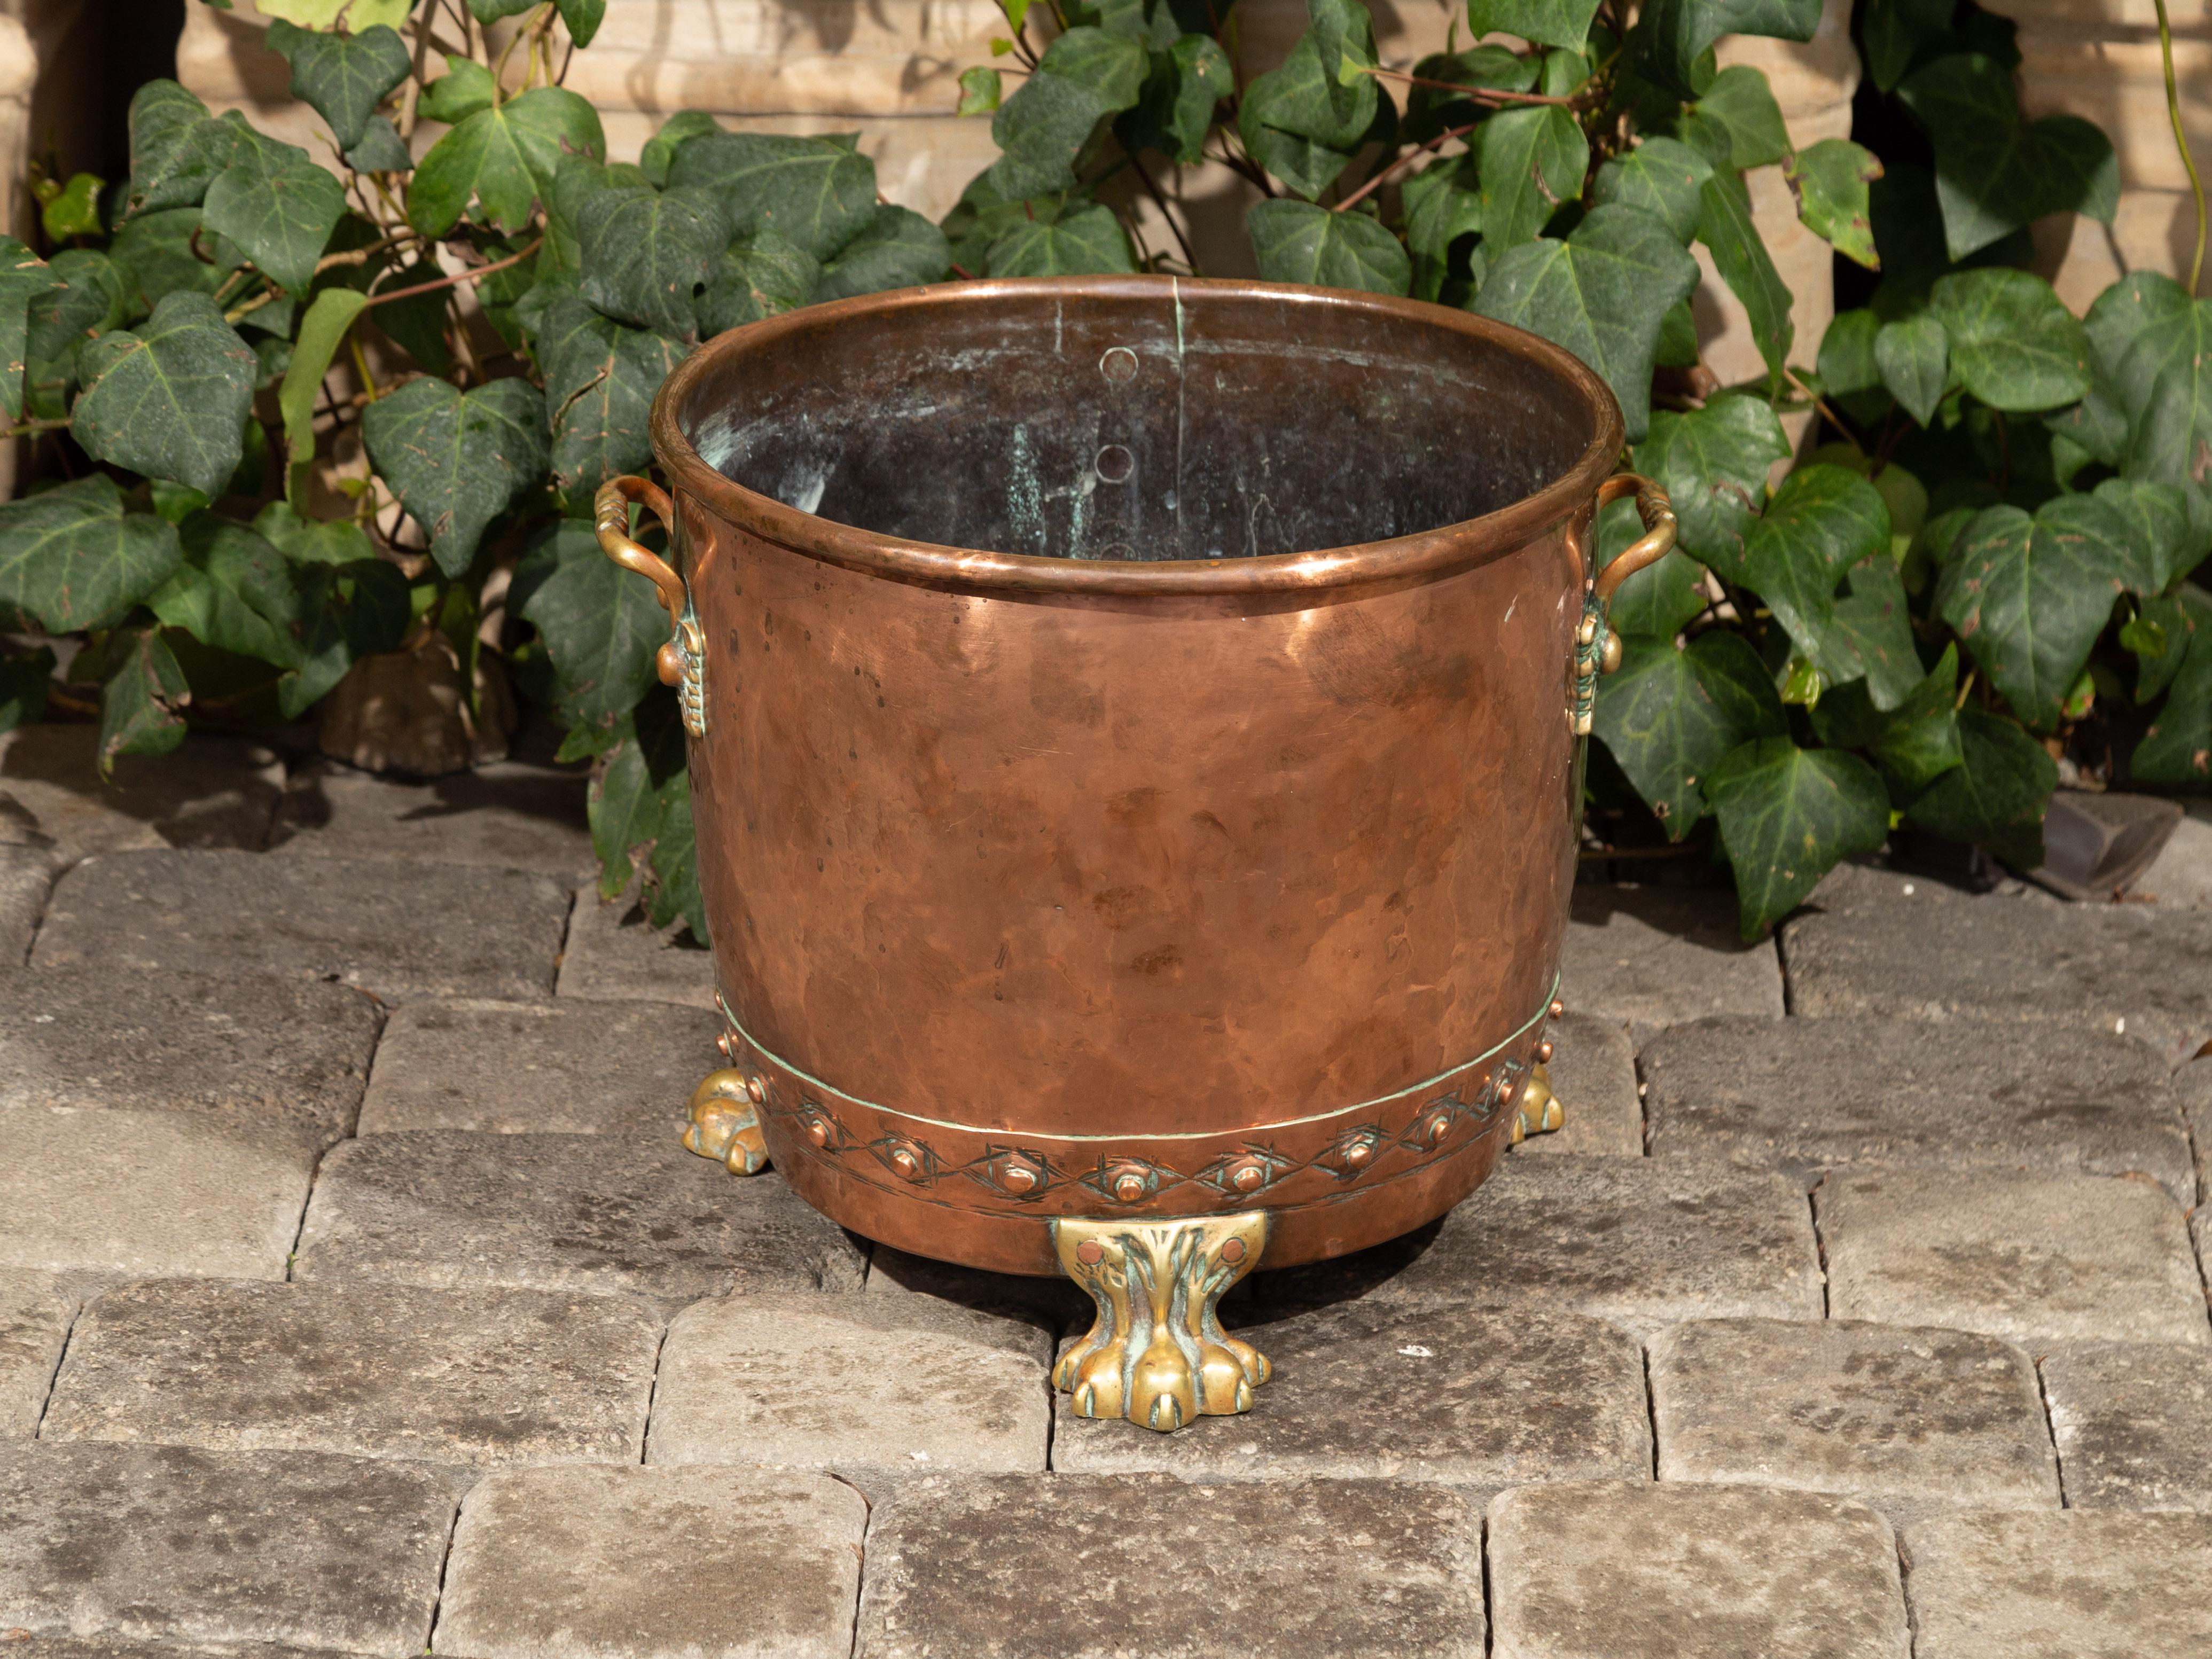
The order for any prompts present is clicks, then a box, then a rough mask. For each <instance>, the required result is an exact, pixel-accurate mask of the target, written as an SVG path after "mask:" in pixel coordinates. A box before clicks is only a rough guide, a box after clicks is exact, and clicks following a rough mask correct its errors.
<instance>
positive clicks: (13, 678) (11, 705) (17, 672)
mask: <svg viewBox="0 0 2212 1659" xmlns="http://www.w3.org/2000/svg"><path fill="white" fill-rule="evenodd" d="M53 677H54V653H53V650H52V647H48V646H43V645H42V646H40V647H39V648H38V649H37V650H36V651H33V652H32V653H29V654H28V655H27V656H21V657H0V732H12V731H14V730H15V728H16V727H17V726H32V725H35V724H36V723H37V722H38V721H40V720H43V719H44V718H45V717H46V694H47V691H48V690H49V689H50V688H51V687H52V684H53Z"/></svg>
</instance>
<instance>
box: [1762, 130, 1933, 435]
mask: <svg viewBox="0 0 2212 1659" xmlns="http://www.w3.org/2000/svg"><path fill="white" fill-rule="evenodd" d="M1784 177H1786V178H1787V179H1789V180H1790V189H1791V190H1793V191H1796V193H1797V216H1798V217H1799V218H1800V219H1802V221H1804V223H1805V228H1807V229H1808V230H1809V231H1811V232H1812V233H1813V234H1814V235H1815V236H1818V237H1819V238H1820V239H1821V240H1823V241H1825V242H1826V243H1827V244H1828V246H1831V247H1832V248H1834V249H1835V250H1836V252H1838V253H1840V254H1842V255H1843V256H1844V258H1846V259H1850V260H1854V261H1856V262H1857V264H1863V265H1864V266H1865V267H1866V268H1867V269H1868V270H1881V255H1880V254H1878V253H1876V252H1875V246H1874V216H1873V210H1872V208H1871V206H1870V204H1869V201H1868V196H1867V186H1868V185H1870V184H1872V183H1873V182H1874V181H1875V179H1879V178H1881V162H1880V161H1876V160H1875V156H1874V153H1873V152H1872V151H1871V150H1867V149H1861V148H1860V147H1859V146H1858V145H1857V144H1855V143H1851V141H1850V139H1848V138H1823V139H1822V140H1820V143H1817V144H1813V145H1810V146H1808V148H1806V149H1801V150H1799V151H1798V152H1797V154H1796V156H1795V157H1794V158H1792V160H1791V161H1790V167H1789V170H1788V172H1787V173H1785V174H1784ZM1924 424H1925V422H1923V425H1924Z"/></svg>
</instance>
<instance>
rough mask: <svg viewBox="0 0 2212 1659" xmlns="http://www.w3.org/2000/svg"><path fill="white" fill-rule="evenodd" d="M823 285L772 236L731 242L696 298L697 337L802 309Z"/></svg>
mask: <svg viewBox="0 0 2212 1659" xmlns="http://www.w3.org/2000/svg"><path fill="white" fill-rule="evenodd" d="M821 280H822V267H821V266H820V265H819V264H816V263H815V260H814V256H813V255H812V254H811V253H809V252H807V251H806V250H805V248H803V247H801V246H799V245H798V244H797V243H796V242H793V241H792V240H789V239H788V238H787V237H784V236H781V235H779V234H777V233H775V231H772V230H757V231H755V232H753V233H752V234H751V235H750V236H738V237H733V238H732V239H731V241H730V244H729V246H727V247H726V248H724V249H723V250H722V260H721V263H720V264H719V265H717V266H716V267H715V268H714V280H713V281H712V282H710V283H708V284H707V291H706V292H705V293H704V294H702V295H700V296H699V333H700V336H701V337H702V338H704V337H710V336H713V335H716V334H720V333H721V332H722V331H724V330H725V329H732V328H736V327H738V325H741V324H744V323H754V322H758V321H759V320H760V319H762V318H763V317H773V316H775V315H777V314H778V313H781V312H786V311H791V310H793V309H795V308H796V307H799V306H803V305H805V303H806V302H807V301H810V300H811V299H812V298H813V297H814V289H815V285H816V284H817V283H819V282H820V281H821ZM555 402H556V404H558V402H559V399H558V398H556V399H555Z"/></svg>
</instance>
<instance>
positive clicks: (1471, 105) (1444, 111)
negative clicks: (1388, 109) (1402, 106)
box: [1403, 46, 1542, 144]
mask: <svg viewBox="0 0 2212 1659" xmlns="http://www.w3.org/2000/svg"><path fill="white" fill-rule="evenodd" d="M1541 68H1542V65H1541V64H1540V63H1539V62H1538V61H1537V59H1536V58H1534V57H1533V56H1531V57H1528V58H1517V57H1516V56H1515V55H1514V54H1513V53H1512V52H1509V51H1507V50H1506V49H1505V48H1504V46H1474V47H1472V48H1470V49H1469V50H1468V51H1466V52H1450V53H1446V52H1432V53H1431V54H1430V55H1429V56H1428V57H1426V58H1422V59H1421V60H1420V61H1419V63H1417V64H1414V65H1413V74H1414V76H1415V77H1416V80H1415V84H1413V85H1412V86H1410V87H1407V88H1406V121H1405V128H1404V134H1403V136H1404V137H1405V140H1406V142H1407V143H1413V144H1426V143H1431V142H1433V141H1434V140H1436V139H1437V137H1440V136H1441V135H1442V134H1443V131H1444V129H1445V128H1446V127H1463V126H1466V125H1468V123H1470V122H1474V121H1480V120H1481V119H1482V118H1484V117H1486V116H1487V115H1488V114H1490V113H1491V111H1492V107H1493V106H1492V105H1489V104H1487V103H1479V102H1477V101H1476V100H1474V99H1472V98H1468V97H1463V96H1462V95H1461V94H1459V93H1457V92H1455V91H1452V90H1450V89H1449V88H1455V87H1467V88H1490V89H1492V90H1494V91H1498V92H1528V91H1529V90H1531V89H1532V88H1534V86H1535V84H1536V76H1537V75H1538V73H1539V72H1540V71H1541ZM1420 82H1433V83H1436V84H1431V85H1422V84H1420Z"/></svg>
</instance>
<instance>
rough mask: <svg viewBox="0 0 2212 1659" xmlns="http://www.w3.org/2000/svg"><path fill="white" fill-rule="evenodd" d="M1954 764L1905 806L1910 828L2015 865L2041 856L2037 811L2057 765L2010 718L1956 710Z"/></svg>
mask: <svg viewBox="0 0 2212 1659" xmlns="http://www.w3.org/2000/svg"><path fill="white" fill-rule="evenodd" d="M1958 725H1959V739H1960V764H1958V765H1957V766H1954V767H1953V768H1951V769H1949V770H1948V771H1946V772H1945V773H1944V774H1943V775H1942V776H1940V777H1938V778H1937V779H1936V781H1934V782H1933V783H1931V784H1929V786H1928V788H1927V791H1926V793H1923V794H1922V795H1921V796H1920V798H1919V799H1917V800H1915V801H1914V802H1913V803H1912V805H1911V806H1909V807H1907V808H1906V809H1905V823H1909V824H1911V826H1912V827H1913V828H1914V829H1925V830H1927V831H1929V833H1930V834H1931V835H1937V836H1944V837H1945V838H1947V839H1948V840H1951V841H1965V842H1973V843H1975V844H1976V845H1977V846H1980V847H1986V848H1989V850H1990V852H1992V853H1994V854H1996V856H1997V857H1999V858H2001V859H2002V860H2004V861H2005V862H2006V863H2007V864H2008V865H2010V866H2012V867H2013V868H2014V869H2015V870H2033V869H2034V868H2036V867H2037V866H2039V865H2040V864H2041V863H2042V862H2043V809H2044V806H2045V803H2047V802H2048V801H2049V800H2050V799H2051V791H2052V790H2053V789H2055V788H2057V787H2058V763H2057V762H2056V761H2054V760H2052V759H2051V757H2050V756H2049V755H2047V754H2045V752H2044V750H2043V745H2042V744H2039V743H2038V742H2037V741H2036V740H2035V739H2034V738H2031V737H2030V736H2028V734H2027V732H2023V731H2021V729H2020V727H2019V726H2016V725H2015V724H2014V723H2013V722H2012V721H2011V720H2005V719H2002V718H2001V717H2000V716H1998V715H1996V714H1984V712H1983V711H1982V710H1980V709H1978V708H1965V709H1961V710H1960V711H1959V715H1958Z"/></svg>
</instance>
